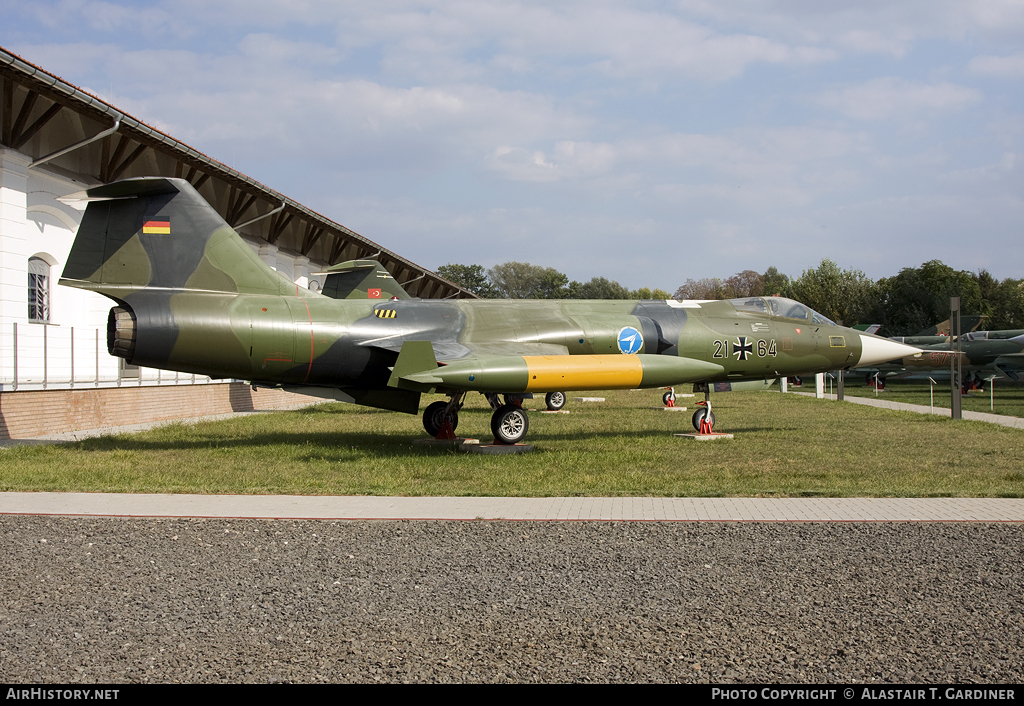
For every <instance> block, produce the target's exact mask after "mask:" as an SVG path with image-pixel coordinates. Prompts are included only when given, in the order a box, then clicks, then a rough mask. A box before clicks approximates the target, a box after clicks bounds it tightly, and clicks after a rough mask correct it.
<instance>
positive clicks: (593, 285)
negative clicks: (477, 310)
mask: <svg viewBox="0 0 1024 706" xmlns="http://www.w3.org/2000/svg"><path fill="white" fill-rule="evenodd" d="M437 274H439V275H441V276H442V277H444V278H445V279H446V280H448V281H449V282H454V283H455V284H457V285H459V286H460V287H463V288H465V289H468V290H469V291H471V292H473V294H475V295H477V296H478V297H481V298H483V299H668V298H669V294H668V292H666V291H665V290H664V289H649V288H647V287H642V288H640V289H626V288H625V287H623V286H622V285H621V284H619V283H618V282H616V281H614V280H610V279H606V278H605V277H593V278H591V279H590V280H589V281H587V282H577V281H576V280H573V281H571V282H570V281H569V278H568V277H567V276H566V275H564V274H563V273H561V272H559V271H558V270H556V269H555V268H554V267H541V266H540V265H531V264H530V263H528V262H504V263H502V264H500V265H495V266H494V267H492V268H491V269H489V270H485V269H484V268H483V267H481V266H480V265H454V264H451V263H449V264H447V265H442V266H441V267H438V268H437Z"/></svg>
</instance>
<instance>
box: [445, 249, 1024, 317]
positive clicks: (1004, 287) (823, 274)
mask: <svg viewBox="0 0 1024 706" xmlns="http://www.w3.org/2000/svg"><path fill="white" fill-rule="evenodd" d="M437 273H438V274H439V275H441V276H442V277H444V278H445V279H448V280H450V281H452V282H454V283H456V284H458V285H460V286H462V287H465V288H466V289H468V290H469V291H471V292H473V293H474V294H476V295H477V296H480V297H484V298H501V299H668V298H670V297H669V294H668V293H667V292H666V291H665V290H662V289H649V288H646V287H644V288H641V289H636V290H629V289H626V288H625V287H623V286H622V285H621V284H619V283H618V282H616V281H614V280H608V279H606V278H604V277H594V278H592V279H591V280H589V281H588V282H583V283H580V282H577V281H575V280H574V281H571V282H570V281H569V278H568V277H567V276H566V275H564V274H563V273H561V272H559V271H558V270H556V269H555V268H553V267H541V266H539V265H531V264H529V263H525V262H506V263H503V264H500V265H495V266H494V267H492V268H491V269H489V270H485V269H484V268H483V267H481V266H480V265H454V264H448V265H444V266H442V267H439V268H438V271H437ZM750 296H782V297H790V298H792V299H796V300H797V301H800V302H802V303H804V304H806V305H807V306H809V307H811V308H812V309H814V310H816V311H818V312H820V313H822V314H824V315H825V316H827V317H829V318H830V319H832V320H833V321H835V322H836V323H839V324H843V325H846V326H854V325H856V324H881V325H882V326H883V328H882V330H881V331H880V333H882V334H884V335H886V336H910V335H914V334H915V333H918V332H920V331H922V330H924V329H926V328H928V327H930V326H934V325H935V324H938V323H940V322H942V321H945V320H946V319H948V318H949V299H950V297H953V296H959V297H960V310H961V312H962V313H963V314H964V315H981V316H986V317H988V318H987V320H986V321H985V323H984V324H983V328H987V329H990V330H997V329H1024V280H1020V279H1012V278H1007V279H1004V280H1002V281H999V280H997V279H996V278H994V277H993V276H992V275H991V274H989V273H988V272H987V271H985V270H980V271H979V272H968V271H965V270H954V269H953V268H952V267H949V266H948V265H945V264H943V263H942V262H941V261H939V260H931V261H929V262H926V263H924V264H922V265H921V266H920V267H905V268H903V269H902V270H900V271H899V273H898V274H896V275H894V276H892V277H883V278H881V279H878V280H872V279H870V278H869V277H867V276H866V275H865V274H864V273H863V272H861V271H860V270H845V269H842V268H840V267H839V266H838V265H837V264H836V263H835V262H833V261H832V260H830V259H828V258H826V259H824V260H822V261H821V264H819V265H818V267H816V268H813V269H809V270H804V272H803V273H802V274H801V275H800V276H799V277H796V278H790V277H789V276H788V275H785V274H783V273H781V272H779V270H778V268H776V267H769V268H768V269H767V270H765V271H764V272H755V271H754V270H744V271H742V272H738V273H736V274H735V275H733V276H732V277H729V278H728V279H725V280H722V279H719V278H705V279H698V280H693V279H687V280H686V282H685V283H684V284H683V285H682V286H680V287H679V288H678V289H677V290H676V291H675V293H674V294H673V295H671V297H672V298H674V299H680V300H682V299H738V298H742V297H750Z"/></svg>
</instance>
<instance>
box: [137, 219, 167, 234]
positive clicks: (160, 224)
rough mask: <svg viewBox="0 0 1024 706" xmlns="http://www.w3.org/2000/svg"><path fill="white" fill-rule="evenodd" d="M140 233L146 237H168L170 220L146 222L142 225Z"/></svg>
mask: <svg viewBox="0 0 1024 706" xmlns="http://www.w3.org/2000/svg"><path fill="white" fill-rule="evenodd" d="M142 232H143V233H145V234H146V235H170V234H171V222H170V220H160V221H146V222H145V223H143V224H142Z"/></svg>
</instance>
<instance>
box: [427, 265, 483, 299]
mask: <svg viewBox="0 0 1024 706" xmlns="http://www.w3.org/2000/svg"><path fill="white" fill-rule="evenodd" d="M437 274H439V275H440V276H442V277H444V278H445V279H446V280H448V281H449V282H452V283H453V284H457V285H459V286H460V287H462V288H463V289H468V290H469V291H471V292H472V293H473V294H475V295H477V296H478V297H480V298H481V299H493V298H495V297H496V296H497V294H496V293H495V291H494V287H493V286H492V285H491V283H490V281H489V280H488V279H487V273H486V272H485V271H484V268H483V267H482V266H480V265H456V264H452V263H448V264H447V265H441V266H440V267H438V268H437Z"/></svg>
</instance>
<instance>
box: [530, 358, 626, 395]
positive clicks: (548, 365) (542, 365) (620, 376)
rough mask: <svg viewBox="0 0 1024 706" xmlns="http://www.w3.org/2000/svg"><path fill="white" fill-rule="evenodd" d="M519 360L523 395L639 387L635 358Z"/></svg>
mask: <svg viewBox="0 0 1024 706" xmlns="http://www.w3.org/2000/svg"><path fill="white" fill-rule="evenodd" d="M523 360H525V361H526V368H527V371H528V378H527V383H526V391H527V392H533V391H548V392H552V391H555V390H613V389H617V390H631V389H633V388H635V387H639V385H640V381H641V380H643V375H644V373H643V366H642V365H641V364H640V359H639V358H638V357H637V356H635V355H551V356H548V355H531V356H523Z"/></svg>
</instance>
